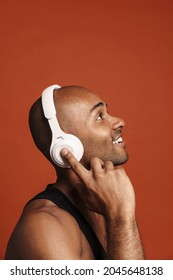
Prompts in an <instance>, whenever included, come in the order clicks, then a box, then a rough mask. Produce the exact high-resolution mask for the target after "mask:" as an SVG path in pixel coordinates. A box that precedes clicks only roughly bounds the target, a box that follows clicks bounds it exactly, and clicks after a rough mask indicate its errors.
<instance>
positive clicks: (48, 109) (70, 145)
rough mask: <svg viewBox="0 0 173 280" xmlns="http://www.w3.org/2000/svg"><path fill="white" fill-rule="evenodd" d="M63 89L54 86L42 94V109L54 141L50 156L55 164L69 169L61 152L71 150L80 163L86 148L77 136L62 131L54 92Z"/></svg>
mask: <svg viewBox="0 0 173 280" xmlns="http://www.w3.org/2000/svg"><path fill="white" fill-rule="evenodd" d="M59 88H61V87H60V86H58V85H52V86H49V87H48V88H46V89H45V90H43V92H42V98H41V100H42V108H43V113H44V116H45V118H46V119H47V120H48V123H49V126H50V129H51V132H52V141H51V145H50V156H51V158H52V160H53V162H54V163H55V164H56V165H58V166H60V167H63V168H69V167H70V166H69V165H68V163H67V162H66V161H64V159H63V158H62V157H61V155H60V152H61V150H62V149H63V148H67V149H69V150H70V151H71V152H72V153H73V155H74V156H75V158H76V159H77V160H78V161H79V160H80V159H81V158H82V156H83V153H84V148H83V145H82V143H81V141H80V140H79V138H77V137H76V136H74V135H72V134H67V133H65V132H63V131H62V129H61V128H60V125H59V123H58V119H57V117H56V109H55V105H54V99H53V91H54V90H55V89H59Z"/></svg>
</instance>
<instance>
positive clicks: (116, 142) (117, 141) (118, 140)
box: [113, 137, 123, 144]
mask: <svg viewBox="0 0 173 280" xmlns="http://www.w3.org/2000/svg"><path fill="white" fill-rule="evenodd" d="M121 142H123V139H122V137H119V138H118V139H117V140H115V141H113V144H119V143H121Z"/></svg>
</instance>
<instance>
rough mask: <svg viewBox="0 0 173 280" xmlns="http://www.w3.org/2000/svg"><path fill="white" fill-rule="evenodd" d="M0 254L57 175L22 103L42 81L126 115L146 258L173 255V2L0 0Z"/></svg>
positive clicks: (29, 100) (26, 103) (126, 135)
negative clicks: (87, 93)
mask: <svg viewBox="0 0 173 280" xmlns="http://www.w3.org/2000/svg"><path fill="white" fill-rule="evenodd" d="M0 29H1V33H0V38H1V44H0V56H1V57H0V61H1V67H0V71H1V82H0V96H1V98H0V114H1V116H0V118H1V137H0V141H1V144H0V149H1V151H0V157H1V167H0V179H1V187H0V216H1V217H0V258H3V256H4V251H5V247H6V244H7V240H8V238H9V236H10V233H11V231H12V229H13V227H14V225H15V223H16V221H17V220H18V217H19V215H20V213H21V211H22V208H23V206H24V205H25V203H26V202H27V200H28V199H29V198H30V197H31V196H33V195H34V194H35V193H37V192H38V191H40V190H42V189H43V188H44V187H45V186H46V184H47V183H50V182H53V181H54V180H55V173H54V170H53V169H52V168H51V166H50V165H49V163H48V162H47V161H46V159H44V157H43V156H42V155H41V153H40V152H39V151H38V150H36V148H35V146H34V144H33V142H32V139H31V136H30V132H29V129H28V110H29V108H30V106H31V104H32V103H33V101H34V100H35V99H36V98H38V97H39V95H40V94H41V91H42V90H43V89H44V88H45V87H46V86H48V85H50V84H54V83H58V84H60V85H62V86H63V85H70V84H78V85H83V86H85V87H87V88H90V89H92V90H93V91H94V92H96V93H97V94H99V95H100V96H101V98H103V99H104V100H105V101H106V102H107V103H108V104H109V111H110V113H111V114H114V115H116V116H121V117H122V118H124V119H125V120H126V124H127V125H126V129H125V132H124V139H125V140H126V143H127V148H128V151H129V154H130V160H129V162H128V164H126V167H125V168H126V170H127V172H128V174H129V176H130V178H131V180H132V182H133V184H134V187H135V191H136V197H137V217H138V222H139V226H140V230H141V235H142V238H143V243H144V246H145V251H146V256H147V258H148V259H173V241H172V239H173V238H172V237H173V221H172V215H173V188H172V173H173V171H172V143H173V128H172V115H173V114H172V110H173V109H172V101H173V93H172V89H173V78H172V76H173V1H171V0H170V1H169V0H141V1H139V0H136V1H135V0H131V1H128V0H123V1H119V0H118V1H117V0H92V1H90V0H85V1H82V0H73V1H71V0H63V1H58V0H30V1H22V0H21V1H19V0H13V1H11V0H1V3H0Z"/></svg>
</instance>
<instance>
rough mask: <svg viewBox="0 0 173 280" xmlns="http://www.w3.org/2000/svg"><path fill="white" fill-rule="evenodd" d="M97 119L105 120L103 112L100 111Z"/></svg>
mask: <svg viewBox="0 0 173 280" xmlns="http://www.w3.org/2000/svg"><path fill="white" fill-rule="evenodd" d="M96 120H97V121H100V120H103V114H102V113H100V114H99V115H98V116H97V118H96Z"/></svg>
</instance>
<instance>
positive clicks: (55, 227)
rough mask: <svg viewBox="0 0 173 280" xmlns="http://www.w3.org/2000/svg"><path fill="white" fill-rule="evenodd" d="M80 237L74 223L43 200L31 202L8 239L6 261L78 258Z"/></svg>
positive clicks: (80, 246)
mask: <svg viewBox="0 0 173 280" xmlns="http://www.w3.org/2000/svg"><path fill="white" fill-rule="evenodd" d="M81 251H82V235H81V231H80V229H79V226H78V224H77V222H76V220H75V219H74V218H73V217H72V216H71V215H70V214H69V213H67V212H66V211H64V210H63V209H61V208H59V207H57V206H55V205H54V204H53V203H52V202H49V201H46V200H42V199H41V200H38V201H33V202H32V203H31V204H30V205H29V206H28V207H27V208H26V209H25V210H24V212H23V213H22V215H21V217H20V219H19V222H18V223H17V225H16V227H15V229H14V231H13V233H12V236H11V238H10V240H9V243H8V247H7V252H6V259H80V258H81Z"/></svg>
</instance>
